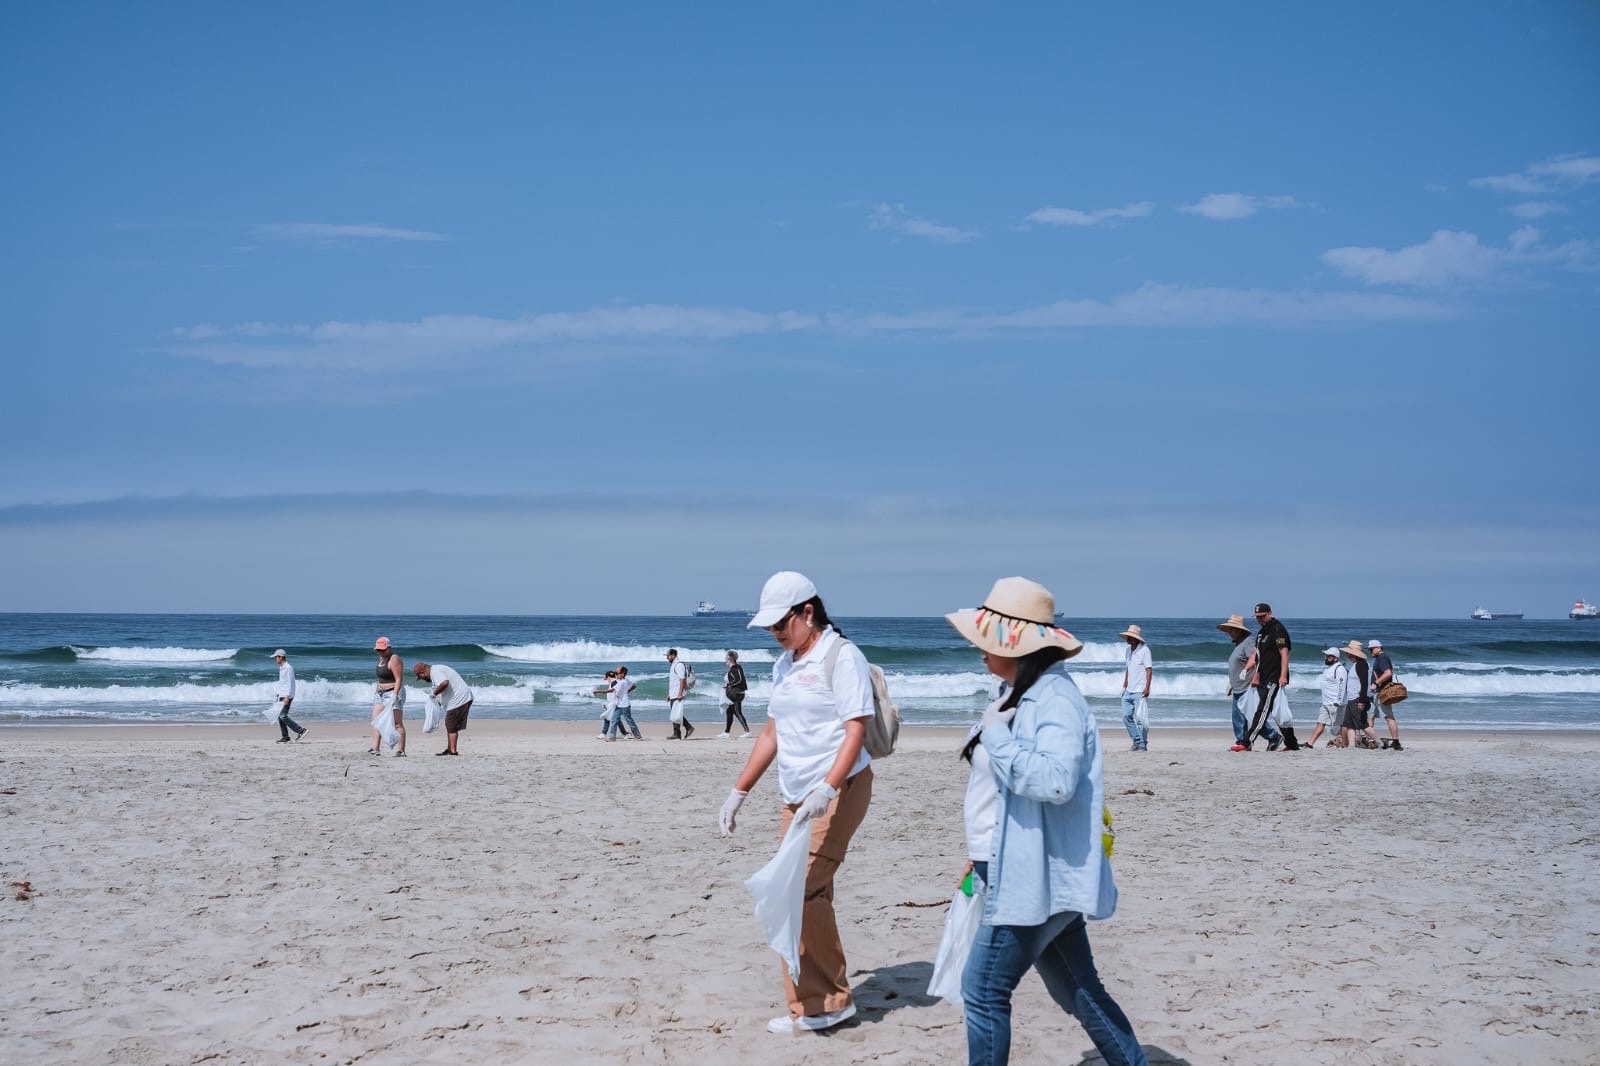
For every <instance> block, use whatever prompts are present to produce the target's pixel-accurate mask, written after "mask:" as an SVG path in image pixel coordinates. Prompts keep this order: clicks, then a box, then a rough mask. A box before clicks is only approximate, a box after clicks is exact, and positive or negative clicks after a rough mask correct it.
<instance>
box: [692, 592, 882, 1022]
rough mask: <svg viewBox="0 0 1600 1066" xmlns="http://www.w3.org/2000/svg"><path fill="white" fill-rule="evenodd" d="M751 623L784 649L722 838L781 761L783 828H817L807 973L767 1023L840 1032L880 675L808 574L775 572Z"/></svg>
mask: <svg viewBox="0 0 1600 1066" xmlns="http://www.w3.org/2000/svg"><path fill="white" fill-rule="evenodd" d="M749 627H750V628H752V629H757V628H760V629H765V630H766V631H767V632H769V633H771V634H772V635H773V637H774V638H776V640H777V642H778V644H779V645H780V646H781V647H782V648H783V649H784V650H783V654H782V655H781V656H779V657H778V661H777V662H776V663H775V664H774V665H773V667H772V697H771V699H770V700H769V701H768V703H767V724H766V726H765V728H763V729H762V730H761V735H760V736H759V737H757V738H756V742H755V744H754V745H752V746H751V749H750V757H749V759H747V760H746V761H745V764H744V769H743V770H742V771H740V773H739V776H738V778H737V779H736V780H735V781H734V785H733V790H732V791H731V792H729V793H728V798H727V799H726V800H725V801H723V804H722V810H721V811H720V812H719V813H718V816H717V821H718V823H719V825H720V826H721V828H722V835H723V836H728V835H729V834H731V833H732V832H733V831H734V828H735V825H736V820H737V817H738V813H739V808H740V807H742V806H743V805H744V801H745V798H746V797H748V796H749V794H750V790H751V789H752V788H754V787H755V786H756V782H758V781H760V780H761V776H762V775H763V774H765V773H766V772H767V768H768V767H769V766H771V765H772V764H773V762H777V764H778V792H779V794H780V795H781V796H782V798H783V805H784V806H783V827H782V830H781V833H782V834H787V833H788V831H789V826H790V824H791V823H793V822H795V821H800V822H802V823H806V824H809V826H810V834H811V850H810V854H809V855H808V856H807V859H806V882H805V904H804V907H803V909H802V911H801V919H800V956H799V957H800V973H799V975H798V976H796V975H794V974H791V973H790V972H789V966H788V964H787V963H785V964H784V966H783V991H784V996H785V998H786V999H787V1000H788V1003H789V1012H788V1013H787V1014H785V1015H784V1016H783V1017H781V1018H774V1019H772V1021H770V1022H768V1023H767V1029H768V1030H769V1031H770V1032H773V1033H782V1034H792V1033H796V1032H803V1031H819V1030H823V1029H832V1028H833V1027H834V1026H836V1025H839V1024H840V1023H842V1022H845V1021H847V1020H849V1019H850V1018H852V1017H854V1016H855V1013H856V1005H855V1001H854V999H853V998H852V997H851V995H850V969H849V966H848V965H847V964H846V962H845V955H844V945H843V944H842V943H840V940H839V926H838V922H837V920H836V919H835V917H834V913H833V881H834V875H835V874H836V873H837V872H838V870H839V867H840V865H841V864H842V863H843V862H844V857H845V851H846V850H847V849H848V848H849V846H850V839H851V838H852V837H853V836H855V832H856V830H857V829H858V828H859V827H860V825H861V823H862V821H863V820H865V818H866V816H867V807H868V806H869V804H870V803H871V801H872V757H871V756H870V755H868V754H867V751H866V748H865V746H864V744H865V741H866V735H867V721H868V719H870V718H871V717H872V715H873V713H874V710H873V697H872V678H871V674H870V673H869V672H868V668H867V660H866V657H865V656H864V655H862V654H861V649H860V648H857V647H856V646H855V645H854V644H851V643H849V642H848V641H847V640H846V639H845V636H844V634H843V633H841V632H839V630H838V629H837V628H835V626H834V625H833V623H832V622H831V621H830V620H829V618H828V611H827V608H826V607H824V606H823V604H822V597H821V596H819V595H817V587H816V586H815V585H813V584H812V583H811V581H810V579H809V578H807V577H806V576H805V575H804V574H799V573H795V572H794V571H792V570H785V571H781V572H779V573H776V574H774V575H772V577H771V578H769V579H768V580H767V583H766V585H765V587H763V588H762V590H761V607H760V610H758V611H757V612H756V615H755V617H754V618H752V619H751V620H750V623H749ZM830 660H832V663H831V667H832V668H831V670H830V668H829V667H830Z"/></svg>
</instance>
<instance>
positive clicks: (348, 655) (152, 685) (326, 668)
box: [0, 614, 1600, 729]
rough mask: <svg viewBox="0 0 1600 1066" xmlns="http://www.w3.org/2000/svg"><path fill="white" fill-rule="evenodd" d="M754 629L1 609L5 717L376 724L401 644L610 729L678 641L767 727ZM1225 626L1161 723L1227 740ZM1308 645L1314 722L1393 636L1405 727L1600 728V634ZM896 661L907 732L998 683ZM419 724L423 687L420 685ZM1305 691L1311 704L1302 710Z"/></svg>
mask: <svg viewBox="0 0 1600 1066" xmlns="http://www.w3.org/2000/svg"><path fill="white" fill-rule="evenodd" d="M745 621H746V619H745V618H743V617H740V616H719V617H713V618H690V617H687V616H684V617H668V618H662V617H630V618H600V617H524V618H517V617H504V616H486V617H471V616H462V617H426V616H425V617H401V618H372V617H360V616H352V615H340V616H311V617H297V616H285V615H135V614H100V615H67V614H54V615H44V614H10V615H0V723H21V722H34V723H40V722H75V723H110V722H230V721H248V720H257V721H260V720H262V715H263V712H264V711H265V709H266V708H267V707H268V706H269V705H270V704H271V702H272V689H273V683H274V681H275V680H276V678H277V670H276V667H275V665H274V664H273V662H272V660H271V659H270V658H269V657H268V656H269V654H270V653H271V652H272V650H273V649H274V648H277V647H283V648H285V649H286V650H287V651H288V652H289V657H290V661H291V662H293V663H294V666H295V670H296V672H297V674H298V678H299V695H298V697H297V698H296V700H295V704H294V715H295V717H296V718H297V719H299V720H301V721H308V722H317V721H332V720H343V721H362V720H365V718H366V716H367V714H368V712H369V710H370V707H371V693H372V683H373V671H374V665H375V658H374V656H373V654H372V651H371V648H372V642H373V639H374V638H375V637H376V636H377V635H379V634H384V635H387V636H388V637H389V638H390V639H391V640H393V641H394V646H395V649H396V650H397V651H398V652H399V653H400V655H401V656H402V657H403V658H404V660H405V662H406V665H407V669H408V670H409V668H410V666H411V665H412V664H413V663H415V662H416V661H417V660H419V659H425V660H427V661H429V662H442V663H446V664H448V665H450V666H453V667H455V668H456V669H457V670H459V671H460V672H461V673H462V675H463V676H464V677H465V678H466V679H467V681H468V682H469V683H470V684H472V685H473V687H474V688H475V689H476V691H477V702H476V704H475V705H474V708H473V710H474V712H475V713H476V714H477V715H479V716H482V717H492V718H529V719H555V720H582V719H589V718H596V719H597V718H598V717H599V715H600V701H599V700H598V699H596V698H595V697H594V696H592V695H590V690H591V689H593V688H594V687H595V686H596V685H597V684H599V683H601V680H602V678H601V675H602V674H603V673H604V672H605V670H606V669H608V668H610V667H612V666H615V665H618V664H626V665H627V666H628V669H629V671H630V673H631V674H632V676H633V677H634V679H635V680H636V681H638V682H639V689H638V691H637V692H636V693H635V694H634V707H635V714H636V716H637V717H638V718H639V720H640V722H641V723H655V724H658V725H659V723H661V722H663V721H664V720H665V716H666V703H665V696H666V660H665V658H664V656H665V654H666V650H667V648H669V647H676V648H678V649H679V651H680V653H681V654H682V655H683V656H684V657H685V658H686V659H687V660H688V661H689V662H691V663H693V664H694V665H695V668H696V673H697V674H698V675H699V677H700V679H701V681H700V685H699V687H698V688H697V689H696V690H695V691H694V692H693V693H691V695H690V699H689V717H690V718H691V719H692V720H694V721H696V722H699V723H708V724H710V723H714V724H716V725H717V726H718V727H719V728H720V725H721V713H720V712H719V711H718V709H717V696H718V688H719V685H720V683H721V678H722V659H723V654H724V652H725V651H726V650H728V649H734V650H737V651H738V652H739V657H740V661H741V662H743V663H744V664H745V667H746V671H747V672H748V674H749V676H750V680H751V690H750V695H749V697H748V699H747V700H746V703H745V708H746V714H747V716H749V717H751V718H752V720H753V721H757V722H759V721H760V719H761V718H762V717H763V709H764V707H765V704H766V698H767V694H768V693H769V691H770V684H769V682H768V680H767V675H768V673H769V671H770V666H771V664H772V662H773V660H774V659H775V657H776V652H777V649H776V647H775V645H774V644H773V642H772V640H771V638H770V637H769V636H768V635H767V634H766V633H765V632H762V631H755V630H748V629H746V628H745ZM1215 621H1216V620H1215V619H1155V620H1149V619H1140V622H1141V624H1142V625H1143V627H1144V630H1145V634H1146V636H1147V637H1148V638H1149V642H1150V647H1151V652H1152V654H1153V655H1154V658H1155V680H1154V684H1153V686H1152V692H1151V699H1150V718H1151V724H1152V726H1153V727H1154V728H1158V729H1159V728H1160V727H1162V726H1216V727H1218V728H1220V729H1226V728H1227V723H1228V704H1227V701H1226V699H1225V698H1224V697H1223V695H1222V690H1223V687H1224V682H1225V668H1224V663H1225V661H1226V659H1227V655H1228V652H1229V650H1230V649H1231V645H1230V644H1229V642H1228V641H1227V639H1226V638H1225V637H1224V636H1223V635H1222V634H1221V633H1220V632H1218V631H1217V629H1216V628H1215ZM1285 622H1286V624H1287V625H1288V627H1289V630H1290V634H1291V636H1292V638H1293V640H1294V644H1295V651H1294V655H1293V659H1292V663H1293V666H1292V678H1291V684H1290V697H1291V703H1292V705H1293V706H1294V707H1295V709H1296V715H1297V717H1298V718H1299V720H1300V721H1301V722H1303V723H1306V724H1307V725H1309V723H1310V722H1311V721H1313V720H1314V719H1315V712H1316V704H1317V702H1318V699H1317V677H1318V675H1319V674H1320V672H1321V670H1322V658H1321V655H1320V652H1321V649H1322V648H1324V647H1326V646H1328V645H1329V644H1338V645H1343V644H1345V643H1346V642H1347V641H1349V640H1351V639H1352V638H1354V639H1357V640H1360V641H1362V642H1363V643H1365V642H1366V641H1368V640H1370V639H1372V638H1374V637H1376V638H1378V639H1381V640H1383V641H1384V642H1385V644H1386V646H1387V647H1388V650H1389V653H1390V655H1391V656H1392V657H1393V659H1394V661H1395V668H1396V672H1397V674H1398V675H1399V677H1400V679H1401V680H1402V681H1404V682H1405V684H1406V686H1407V687H1408V688H1409V689H1410V690H1411V699H1409V700H1408V701H1407V702H1406V703H1405V704H1404V705H1403V706H1402V708H1401V713H1402V717H1401V721H1402V723H1403V724H1404V725H1406V726H1408V727H1409V726H1414V725H1415V726H1430V725H1431V726H1448V727H1452V728H1466V729H1480V728H1481V729H1493V728H1507V727H1515V728H1528V729H1555V728H1567V729H1600V622H1580V621H1567V620H1559V621H1536V620H1525V621H1510V620H1507V621H1501V622H1474V621H1469V620H1466V619H1462V620H1432V621H1430V620H1387V621H1381V620H1350V619H1295V618H1288V619H1285ZM1124 623H1125V620H1122V619H1117V620H1112V619H1092V618H1091V619H1069V620H1067V621H1066V622H1065V623H1064V625H1065V626H1066V627H1067V628H1068V629H1070V630H1071V631H1072V632H1073V633H1075V634H1076V635H1077V636H1078V638H1079V639H1080V640H1082V641H1083V642H1084V645H1085V647H1084V650H1083V652H1082V653H1081V654H1080V655H1079V656H1078V657H1077V658H1075V659H1073V660H1072V661H1071V663H1070V664H1069V669H1070V670H1071V672H1072V673H1073V675H1074V676H1075V677H1076V679H1077V681H1078V685H1079V687H1080V688H1082V690H1083V692H1084V694H1085V695H1086V696H1087V697H1088V699H1089V703H1090V706H1091V707H1092V708H1093V709H1094V711H1095V713H1096V714H1097V715H1099V716H1100V718H1101V720H1102V721H1103V722H1105V723H1107V724H1115V723H1117V722H1119V721H1120V714H1119V711H1118V706H1117V700H1118V696H1119V694H1120V689H1121V680H1122V654H1123V648H1124V645H1123V643H1122V642H1121V641H1120V640H1118V638H1117V633H1118V631H1120V630H1121V629H1122V628H1123V626H1124ZM840 625H841V626H842V627H843V628H844V630H845V631H846V632H847V633H848V634H849V635H850V637H851V639H853V640H855V641H856V642H857V643H858V644H860V645H861V646H862V648H863V650H864V651H865V652H866V654H867V656H868V658H870V659H871V660H872V661H873V662H875V663H877V664H878V665H880V666H881V667H883V669H884V671H885V672H886V673H887V674H888V677H889V686H890V690H891V692H892V693H893V694H894V696H895V699H896V702H897V703H898V704H900V707H901V711H902V714H903V716H904V717H905V719H906V721H908V722H911V723H915V724H924V725H950V726H956V725H961V724H964V723H967V722H970V721H971V720H972V719H973V718H974V717H975V716H976V715H977V714H978V713H979V712H980V711H981V710H982V708H983V705H984V702H985V700H986V693H987V691H988V689H989V684H990V680H991V679H990V677H989V675H988V673H987V672H986V671H985V670H984V669H983V664H982V662H981V661H980V660H979V657H978V654H977V652H976V651H975V650H974V649H973V648H972V647H971V646H970V645H968V644H967V643H966V642H964V641H962V640H961V639H960V638H959V637H958V636H956V634H955V631H954V630H952V629H951V628H950V627H949V625H947V624H946V623H945V621H944V620H943V619H942V618H856V619H841V620H840ZM412 689H413V691H412V694H411V697H412V699H411V703H410V707H411V709H412V713H413V716H416V717H420V716H421V709H422V707H423V706H424V704H422V703H421V702H420V701H421V699H422V697H423V688H422V686H421V685H420V683H417V682H415V681H414V680H413V681H412ZM1297 696H1298V697H1300V698H1299V699H1298V700H1296V699H1295V697H1297Z"/></svg>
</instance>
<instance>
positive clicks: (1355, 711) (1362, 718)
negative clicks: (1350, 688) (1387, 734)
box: [1340, 700, 1367, 729]
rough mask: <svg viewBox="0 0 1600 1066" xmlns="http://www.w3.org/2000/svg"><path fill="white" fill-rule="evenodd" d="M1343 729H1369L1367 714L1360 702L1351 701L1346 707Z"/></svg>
mask: <svg viewBox="0 0 1600 1066" xmlns="http://www.w3.org/2000/svg"><path fill="white" fill-rule="evenodd" d="M1340 728H1342V729H1365V728H1367V712H1366V711H1364V710H1362V709H1361V701H1360V700H1351V701H1350V702H1349V703H1347V704H1345V705H1344V724H1343V725H1342V726H1341V727H1340Z"/></svg>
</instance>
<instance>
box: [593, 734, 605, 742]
mask: <svg viewBox="0 0 1600 1066" xmlns="http://www.w3.org/2000/svg"><path fill="white" fill-rule="evenodd" d="M594 738H595V739H596V740H604V739H605V738H606V735H605V734H604V733H596V734H595V735H594Z"/></svg>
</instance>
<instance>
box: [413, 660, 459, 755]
mask: <svg viewBox="0 0 1600 1066" xmlns="http://www.w3.org/2000/svg"><path fill="white" fill-rule="evenodd" d="M411 672H412V673H414V674H416V675H417V678H418V680H421V681H426V682H427V683H428V684H430V685H432V686H433V693H432V695H433V698H434V699H436V700H438V701H439V702H440V703H442V704H444V750H443V751H441V752H436V753H435V754H438V755H460V754H461V752H460V750H459V749H458V748H457V746H456V745H457V744H459V743H460V742H461V734H462V733H464V732H466V728H467V715H469V714H471V713H472V699H473V693H472V689H471V688H470V687H469V686H468V685H467V683H466V682H465V681H463V680H462V678H461V675H460V674H458V673H456V671H455V670H454V669H452V668H450V667H448V666H445V665H444V664H443V663H434V664H431V665H430V664H428V663H424V662H419V663H417V665H415V666H413V667H412V668H411Z"/></svg>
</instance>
